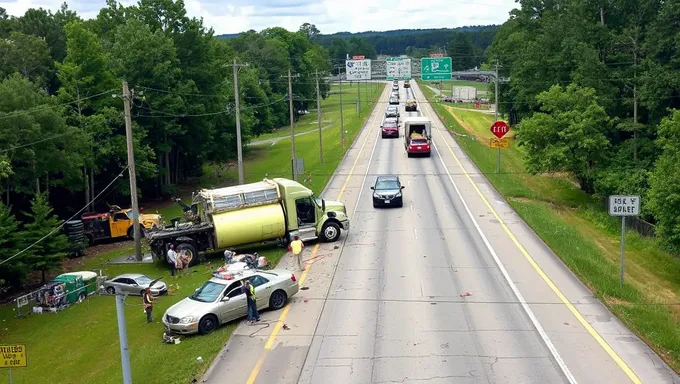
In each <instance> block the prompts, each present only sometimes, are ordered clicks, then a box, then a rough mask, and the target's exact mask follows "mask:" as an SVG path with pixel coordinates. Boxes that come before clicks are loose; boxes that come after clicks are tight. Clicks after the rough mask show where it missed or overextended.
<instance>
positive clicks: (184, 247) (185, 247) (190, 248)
mask: <svg viewBox="0 0 680 384" xmlns="http://www.w3.org/2000/svg"><path fill="white" fill-rule="evenodd" d="M176 249H177V252H178V253H179V252H180V251H187V253H189V255H191V261H190V262H189V266H190V267H193V266H194V265H196V264H198V263H199V260H198V251H197V250H196V247H194V245H193V244H190V243H182V244H180V245H178V246H177V248H176Z"/></svg>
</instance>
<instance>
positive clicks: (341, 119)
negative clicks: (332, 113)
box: [340, 67, 345, 149]
mask: <svg viewBox="0 0 680 384" xmlns="http://www.w3.org/2000/svg"><path fill="white" fill-rule="evenodd" d="M342 68H344V67H342ZM343 116H344V113H343V111H342V72H340V142H341V143H342V149H345V123H344V120H343Z"/></svg>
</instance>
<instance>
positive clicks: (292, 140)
mask: <svg viewBox="0 0 680 384" xmlns="http://www.w3.org/2000/svg"><path fill="white" fill-rule="evenodd" d="M288 107H289V108H290V152H291V156H292V157H293V180H295V181H297V159H296V158H295V122H294V120H293V77H292V75H291V73H290V69H288Z"/></svg>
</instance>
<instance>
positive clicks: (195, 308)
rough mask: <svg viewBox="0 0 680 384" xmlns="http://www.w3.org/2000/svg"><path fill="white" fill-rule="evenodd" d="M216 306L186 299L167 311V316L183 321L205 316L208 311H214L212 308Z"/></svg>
mask: <svg viewBox="0 0 680 384" xmlns="http://www.w3.org/2000/svg"><path fill="white" fill-rule="evenodd" d="M214 306H215V303H214V302H212V303H203V302H200V301H196V300H192V299H190V298H188V297H187V298H184V299H183V300H181V301H180V302H178V303H176V304H174V305H173V306H171V307H170V308H168V310H167V311H165V314H166V315H170V316H174V317H176V318H178V319H181V318H183V317H187V316H199V317H200V316H203V314H204V313H205V312H207V311H210V310H212V308H213V307H214Z"/></svg>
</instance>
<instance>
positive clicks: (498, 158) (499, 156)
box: [494, 60, 501, 173]
mask: <svg viewBox="0 0 680 384" xmlns="http://www.w3.org/2000/svg"><path fill="white" fill-rule="evenodd" d="M498 81H499V79H498V60H496V80H495V81H494V84H495V88H496V100H495V101H496V107H495V108H494V109H495V120H494V121H498ZM497 150H498V156H497V159H496V173H500V172H501V147H500V145H499V146H498V148H497Z"/></svg>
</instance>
